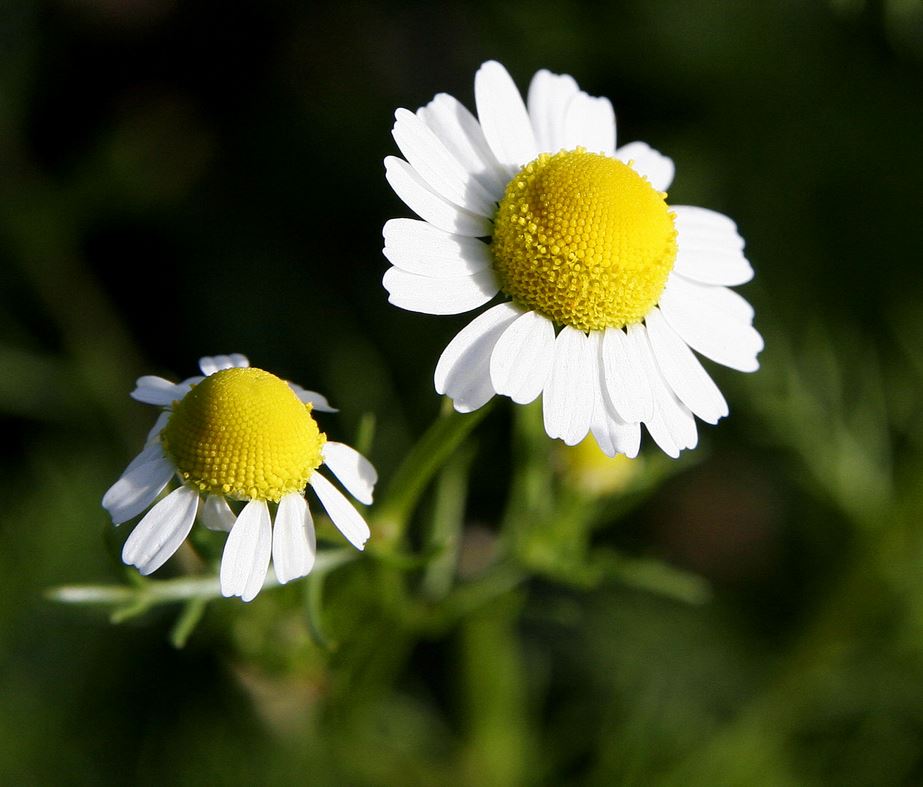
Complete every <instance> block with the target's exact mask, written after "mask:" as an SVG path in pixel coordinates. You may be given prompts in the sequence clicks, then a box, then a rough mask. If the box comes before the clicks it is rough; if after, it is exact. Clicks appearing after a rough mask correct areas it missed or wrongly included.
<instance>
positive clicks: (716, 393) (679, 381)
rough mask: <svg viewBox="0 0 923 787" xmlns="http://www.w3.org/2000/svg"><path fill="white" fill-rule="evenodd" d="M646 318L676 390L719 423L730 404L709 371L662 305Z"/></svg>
mask: <svg viewBox="0 0 923 787" xmlns="http://www.w3.org/2000/svg"><path fill="white" fill-rule="evenodd" d="M644 321H645V324H646V325H647V336H648V339H650V342H651V349H652V350H653V351H654V358H655V360H656V361H657V366H658V368H659V369H660V371H661V372H662V373H663V377H664V379H665V380H666V381H667V383H668V384H669V386H670V388H672V389H673V393H675V394H676V396H677V397H678V398H679V400H680V401H681V402H682V403H683V404H685V405H686V407H688V408H689V409H690V410H692V412H693V413H695V414H696V415H697V416H699V418H701V419H702V420H703V421H707V422H708V423H710V424H716V423H718V419H719V418H723V417H724V416H726V415H727V414H728V406H727V402H726V401H725V399H724V396H722V395H721V391H720V390H718V386H717V385H715V383H714V381H713V380H712V379H711V377H709V376H708V372H706V371H705V369H703V368H702V364H700V363H699V361H698V359H697V358H696V357H695V356H694V355H693V354H692V350H690V349H689V347H688V346H687V345H686V343H685V342H684V341H683V340H682V339H680V338H679V336H677V335H676V332H675V331H674V330H673V329H672V328H671V327H670V326H669V325H668V324H667V321H666V320H665V319H664V317H663V315H662V314H661V313H660V309H657V308H656V307H655V308H653V309H651V311H650V313H649V314H648V315H647V317H646V318H645V320H644Z"/></svg>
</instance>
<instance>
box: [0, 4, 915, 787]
mask: <svg viewBox="0 0 923 787" xmlns="http://www.w3.org/2000/svg"><path fill="white" fill-rule="evenodd" d="M490 58H494V59H497V60H500V61H501V62H502V63H504V65H506V66H507V68H508V69H509V70H510V72H511V74H512V75H513V77H514V79H515V80H516V81H517V84H518V85H519V86H520V89H521V90H523V91H525V89H526V88H527V86H528V81H529V79H530V78H531V76H532V74H533V73H534V72H535V71H536V70H537V69H539V68H549V69H551V70H552V71H557V72H566V73H570V74H572V75H573V76H574V77H575V78H576V79H577V81H578V82H579V84H580V85H581V87H582V88H583V89H585V90H586V91H587V92H589V93H590V94H592V95H602V96H608V97H609V98H611V99H612V101H613V103H614V105H615V109H616V116H617V119H618V134H619V141H620V142H621V143H624V142H628V141H631V140H634V139H643V140H645V141H647V142H648V143H649V144H651V145H652V146H653V147H655V148H657V149H659V150H661V151H662V152H664V153H665V154H667V155H669V156H671V157H672V158H673V160H674V161H675V163H676V169H677V176H676V180H675V183H674V185H673V187H672V189H671V192H670V199H671V201H672V202H674V203H681V204H694V205H702V206H705V207H709V208H713V209H716V210H719V211H722V212H725V213H727V214H729V215H730V216H731V217H733V218H734V219H735V220H736V222H737V224H738V227H739V229H740V232H741V234H742V235H743V236H744V238H745V239H746V240H747V252H748V256H749V258H750V260H751V261H752V263H753V265H754V267H755V269H756V271H757V277H756V279H755V281H754V282H753V283H752V284H749V285H746V286H745V287H744V288H743V290H742V292H743V294H744V295H745V297H747V298H748V299H749V300H751V302H752V303H754V305H755V307H756V311H757V319H756V326H757V328H759V329H760V331H761V332H762V333H763V335H764V336H765V338H766V342H767V348H766V350H765V351H764V353H763V354H762V356H761V361H762V363H763V368H762V370H761V371H760V372H759V373H757V374H755V375H740V374H736V373H733V372H729V371H727V370H724V369H721V368H715V367H713V366H709V371H710V372H713V374H714V377H715V379H716V380H717V382H718V383H719V385H720V386H721V388H722V389H723V390H724V391H726V393H727V398H728V401H729V402H730V406H731V411H732V413H731V417H730V418H729V419H727V420H726V421H725V422H722V423H721V425H720V427H719V428H717V429H715V428H712V427H709V426H706V425H700V435H701V437H700V443H701V447H700V448H699V449H697V450H696V451H694V452H693V453H692V454H689V455H688V456H684V457H683V458H682V459H681V460H679V461H678V462H676V463H673V464H670V466H669V470H664V469H663V467H664V463H661V462H659V460H658V459H657V457H655V456H654V454H656V450H657V449H656V448H655V447H654V446H653V444H652V443H651V441H650V440H648V439H647V438H645V442H644V446H643V448H642V459H641V460H640V461H639V462H638V463H637V464H636V465H635V466H634V469H633V470H632V471H631V472H632V473H636V474H641V475H643V474H644V473H645V472H651V473H653V472H654V470H656V473H657V474H656V483H652V484H651V488H650V489H648V490H647V491H646V492H645V493H644V494H640V493H639V494H638V495H637V499H633V501H632V504H631V509H630V511H624V510H622V509H620V508H619V506H618V505H617V504H612V506H611V511H610V509H609V508H606V507H605V506H603V508H602V509H601V510H602V511H603V514H602V516H603V520H604V522H603V524H604V526H603V527H600V528H599V529H598V530H596V531H595V532H594V534H593V542H594V545H600V546H603V547H607V548H610V549H612V550H618V552H619V553H620V554H624V555H628V556H631V557H639V558H648V557H650V558H652V559H653V558H657V559H662V560H664V561H666V562H667V563H668V564H669V565H672V566H675V567H676V568H679V569H683V570H686V571H689V572H691V573H693V574H696V575H699V576H701V577H702V578H703V579H704V580H705V583H707V587H708V589H709V592H708V593H707V594H705V595H701V597H700V596H696V598H694V599H686V600H683V599H678V598H676V597H673V596H668V595H664V594H660V593H657V592H653V591H652V590H651V589H650V588H646V587H639V586H637V585H633V584H632V583H631V582H628V581H624V579H619V578H618V577H613V578H610V579H605V580H598V579H597V580H596V581H592V582H590V581H588V580H586V578H585V577H580V578H577V577H573V576H571V577H568V576H567V575H566V573H567V572H564V571H558V572H557V573H555V572H554V571H549V572H547V575H545V576H541V575H537V576H536V577H535V578H533V579H532V580H531V581H529V582H527V583H523V584H521V585H518V586H517V587H516V588H515V589H513V590H510V592H509V593H505V594H500V595H499V596H498V597H497V598H495V599H494V600H493V601H492V602H491V603H489V604H482V605H477V604H475V605H473V606H472V608H471V609H470V610H467V611H466V613H465V614H464V615H462V616H461V617H456V618H452V619H451V620H446V621H445V622H444V623H442V624H440V625H434V626H432V627H431V629H430V630H426V631H425V632H421V631H416V632H414V634H413V635H409V634H408V635H405V636H397V635H394V636H393V632H392V631H390V630H389V628H388V625H387V621H383V620H382V619H379V618H378V617H377V616H376V614H375V606H374V605H373V604H371V603H370V602H369V599H368V594H367V590H366V586H365V585H364V579H365V575H364V574H363V573H362V571H361V570H356V571H351V572H344V573H343V574H342V580H340V576H341V575H337V576H336V577H334V578H333V579H332V580H331V582H330V587H329V588H328V592H329V598H328V599H326V604H327V606H326V609H327V612H328V614H327V615H326V617H327V621H326V624H325V625H326V626H327V627H328V628H329V630H330V633H331V634H332V638H333V639H334V640H335V641H337V642H338V643H340V647H339V648H337V649H335V650H334V651H333V652H332V653H327V652H325V651H324V650H323V649H322V648H320V647H319V646H318V645H316V644H315V643H313V642H312V640H311V638H310V632H309V630H308V627H307V626H306V624H305V622H304V620H303V619H302V618H301V617H299V615H298V614H295V613H292V610H291V607H292V605H289V606H288V607H285V606H284V604H283V603H282V602H284V601H285V600H291V599H292V598H297V597H298V594H299V592H300V590H299V588H297V587H290V588H286V589H284V590H281V591H273V592H271V593H266V594H264V595H263V596H260V597H259V598H258V599H257V600H256V601H255V602H254V603H253V604H252V605H250V606H249V607H246V608H244V607H242V605H240V604H239V603H236V602H234V603H231V602H225V603H216V604H213V605H211V606H210V607H209V609H208V611H207V613H206V615H205V618H204V620H203V622H202V624H201V626H200V627H199V629H197V630H196V631H195V633H194V634H193V635H192V637H191V639H190V640H189V642H188V644H187V645H186V647H185V648H184V649H182V650H177V649H175V648H173V647H172V646H171V645H170V643H169V638H168V632H169V630H170V626H171V624H172V619H173V617H174V616H175V610H170V609H163V610H158V611H156V612H154V613H151V614H149V615H147V616H145V617H143V618H140V619H134V620H132V621H130V622H127V623H125V624H123V625H121V626H113V625H111V624H110V623H109V622H108V620H107V619H106V616H105V614H104V613H103V612H100V611H99V610H87V609H73V608H65V607H61V606H55V605H53V604H52V603H51V602H49V601H48V600H46V599H45V598H44V596H43V594H44V592H45V590H46V589H47V588H48V587H50V586H53V585H58V584H62V583H74V582H98V581H111V582H116V581H121V580H122V579H123V578H124V576H125V572H124V569H123V568H122V567H121V565H120V562H119V560H118V557H117V555H118V545H119V543H120V540H121V539H123V538H124V535H125V534H124V533H118V534H117V533H115V532H114V531H113V528H111V526H110V525H109V523H108V521H107V518H106V516H105V512H104V511H103V510H102V509H101V508H100V506H99V500H100V498H101V496H102V494H103V492H104V491H105V489H106V488H107V487H108V486H109V484H111V483H112V481H114V480H115V478H117V477H118V474H119V473H120V472H121V470H122V468H123V467H124V465H125V463H126V462H127V461H128V460H129V459H130V458H131V457H132V456H133V455H134V452H135V451H137V449H138V448H139V447H140V445H141V443H142V441H143V439H144V435H145V433H146V431H147V429H148V428H149V427H150V425H151V423H152V420H153V418H152V414H151V412H152V411H151V410H150V409H149V408H145V407H143V406H141V405H138V404H137V403H134V402H132V401H131V400H130V399H129V398H128V392H129V391H130V390H131V387H132V384H133V381H134V379H135V377H137V376H138V375H139V374H142V373H156V374H162V375H164V376H167V377H171V378H173V379H178V378H183V377H186V376H189V375H191V374H193V373H194V372H195V371H196V369H195V364H196V360H197V359H198V357H199V356H201V355H205V354H215V353H227V352H243V353H246V354H247V355H248V356H249V357H250V359H251V361H252V362H253V363H254V364H255V365H257V366H260V367H262V368H265V369H268V370H272V371H274V372H276V373H278V374H280V375H282V376H284V377H286V378H288V379H292V380H295V381H297V382H299V383H300V384H302V385H304V386H306V387H309V388H313V389H316V390H319V391H322V392H324V393H325V394H327V396H328V397H329V398H330V400H331V402H333V403H334V404H335V405H337V406H339V407H340V413H339V414H338V415H337V416H336V417H335V418H332V419H330V420H328V421H327V422H326V424H325V425H324V426H325V428H326V429H328V431H329V432H331V433H332V434H335V435H336V437H337V438H338V439H343V440H346V441H349V440H351V439H352V438H353V437H354V436H355V434H356V432H357V430H358V428H359V424H360V419H361V417H362V415H363V414H364V413H367V412H373V413H375V415H376V418H377V424H376V431H375V439H374V444H373V447H372V449H371V458H372V459H373V460H374V461H375V463H376V464H377V465H378V466H379V467H380V468H381V470H382V475H383V481H385V482H387V475H388V473H389V471H393V469H394V467H395V465H396V463H397V462H398V461H399V459H400V457H401V456H402V455H403V453H404V452H405V451H406V450H407V448H408V447H409V446H410V445H411V444H412V442H413V440H414V438H415V437H416V436H418V435H419V434H420V432H421V431H422V430H423V429H424V428H425V427H426V425H427V424H428V423H429V422H430V421H431V420H432V419H433V418H434V417H435V415H436V414H437V412H438V409H439V406H440V402H439V399H438V397H437V396H436V395H435V393H434V392H433V390H432V371H433V368H434V366H435V363H436V359H437V358H438V355H439V353H440V352H441V350H442V348H443V347H444V345H445V344H446V343H447V342H448V341H449V339H450V338H451V337H452V336H453V335H454V334H455V332H457V331H458V329H459V328H460V327H461V326H462V325H464V324H465V323H466V322H467V321H468V320H469V319H470V316H466V315H461V316H458V317H452V318H434V317H428V316H425V315H418V314H412V313H409V312H403V311H400V310H398V309H394V308H393V307H390V306H389V305H388V304H387V297H386V293H385V292H384V290H383V289H382V288H381V285H380V279H381V275H382V273H383V272H384V270H385V268H386V267H387V266H386V262H385V260H384V259H383V257H382V255H381V253H380V248H381V226H382V224H383V223H384V221H386V220H387V219H388V218H391V217H394V216H406V215H409V211H408V210H407V209H406V208H405V207H404V206H403V205H401V204H400V202H399V200H398V199H397V198H396V197H395V196H394V195H393V194H392V193H391V191H390V189H389V188H388V186H387V184H386V183H385V180H384V168H383V165H382V159H383V157H384V156H385V155H388V154H394V153H397V150H396V146H395V145H394V143H393V141H392V140H391V138H390V128H391V125H392V122H393V111H394V109H395V108H397V107H399V106H404V107H408V108H411V109H415V108H416V107H418V106H420V105H421V104H424V103H426V102H427V101H429V100H430V98H431V97H432V96H433V95H434V94H435V93H436V92H448V93H451V94H453V95H455V96H457V97H458V98H459V99H461V100H462V101H463V102H464V103H466V104H467V105H468V106H469V107H471V108H473V77H474V72H475V70H476V69H477V67H478V65H479V64H480V63H481V62H482V61H484V60H486V59H490ZM921 64H923V7H921V4H920V3H918V2H914V1H913V0H889V1H888V2H884V0H877V2H876V1H873V0H830V1H829V2H820V0H818V1H817V2H795V1H794V0H791V1H789V2H785V1H784V0H775V1H774V2H767V3H756V2H752V3H751V2H733V1H732V0H724V1H718V0H711V1H709V0H665V1H664V2H656V3H651V2H642V0H634V1H628V2H613V3H608V4H606V5H605V6H602V5H600V6H597V5H596V4H588V3H587V4H584V3H576V2H566V0H562V1H561V2H555V3H535V2H520V1H519V0H504V2H487V3H481V4H477V5H476V6H468V5H465V4H461V3H442V4H433V3H423V2H419V3H407V4H403V3H402V4H375V3H369V2H350V1H349V0H347V2H342V3H338V4H336V5H335V6H334V5H330V6H327V5H322V6H319V7H318V6H315V5H313V4H307V3H297V2H294V1H291V0H290V1H288V2H283V1H282V0H276V1H274V2H265V3H234V4H231V3H218V2H169V1H168V0H131V1H130V2H119V1H118V0H95V1H94V0H71V1H70V2H66V1H65V0H61V2H38V3H32V2H19V3H17V2H11V1H10V0H7V2H4V3H2V4H0V205H2V210H0V419H2V420H0V423H2V427H3V435H4V451H3V458H2V462H3V468H2V473H0V492H2V496H3V501H4V504H3V506H2V513H0V697H2V698H3V699H2V700H0V777H2V780H3V781H4V783H7V784H55V783H68V784H106V783H116V782H128V783H141V784H146V783H167V784H186V783H188V784H201V783H203V781H209V782H213V783H221V784H252V783H257V782H258V783H265V784H292V783H310V784H436V783H438V784H500V785H503V784H542V783H547V784H564V783H573V784H619V783H625V784H679V783H683V784H687V785H688V784H701V785H719V784H728V785H730V784H734V785H739V784H759V785H776V784H778V785H789V784H790V785H814V784H817V785H826V784H841V785H852V784H855V785H866V784H875V785H892V784H893V785H899V784H913V783H919V782H921V781H923V539H921V535H923V534H921V532H920V521H921V515H923V492H921V485H920V477H921V470H923V462H921V460H923V428H921V425H920V424H921V420H920V418H919V404H918V402H919V393H920V387H921V386H920V382H921V376H923V341H921V340H923V316H921V308H923V292H921V288H920V286H919V261H920V252H919V247H918V243H917V239H916V237H915V235H916V230H917V228H918V227H919V212H920V199H919V184H920V182H921V176H923V160H921V155H920V152H919V145H920V138H921V131H923V122H921V121H923V107H921V103H920V101H919V90H920V87H921V79H920V77H921ZM510 413H511V408H510V406H509V403H508V402H506V401H504V402H502V403H500V406H499V407H498V408H497V409H496V410H495V411H494V412H492V413H491V414H490V415H489V416H488V418H487V420H485V422H484V423H483V424H482V425H481V426H480V428H479V429H478V431H477V432H476V444H475V447H474V448H473V449H472V450H474V451H475V453H474V454H472V465H471V479H472V487H471V495H470V499H469V501H468V509H467V511H466V520H467V521H468V523H469V525H470V532H471V534H472V535H471V537H470V538H469V540H468V542H467V543H468V546H467V550H468V552H467V553H465V554H463V556H462V557H463V559H465V558H466V556H467V558H468V559H470V560H472V561H474V562H477V561H478V560H479V559H481V558H480V557H479V553H478V550H479V546H478V544H479V543H481V542H479V541H478V539H479V538H483V539H487V541H489V539H490V534H491V532H492V529H493V528H494V526H495V523H496V521H497V520H498V518H499V514H500V509H501V508H502V505H503V500H504V496H505V488H504V484H505V479H506V478H507V475H506V474H507V473H508V471H509V467H510V464H511V462H512V461H513V460H512V459H511V457H510V454H509V448H508V440H507V436H508V434H509V431H510ZM545 450H548V451H549V452H550V453H551V455H552V459H553V460H554V461H555V462H558V463H560V464H561V465H562V466H567V463H568V461H569V460H568V458H567V453H566V452H560V451H559V450H558V449H557V448H556V447H555V446H553V445H550V446H549V447H547V448H546V449H545ZM652 477H653V476H652ZM606 512H609V513H608V514H607V513H606ZM607 516H608V517H609V518H610V519H611V524H610V525H608V526H606V525H605V519H606V517H607ZM479 534H480V535H479ZM373 539H374V534H373ZM166 573H169V572H166ZM540 573H541V572H537V574H540ZM562 575H563V576H562ZM333 580H337V582H334V581H333ZM296 584H297V583H296ZM655 584H656V583H655ZM702 586H703V587H704V586H705V584H703V585H702ZM294 606H295V607H296V608H297V604H295V605H294ZM280 610H283V611H284V614H283V612H280Z"/></svg>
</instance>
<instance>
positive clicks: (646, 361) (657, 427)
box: [628, 325, 698, 459]
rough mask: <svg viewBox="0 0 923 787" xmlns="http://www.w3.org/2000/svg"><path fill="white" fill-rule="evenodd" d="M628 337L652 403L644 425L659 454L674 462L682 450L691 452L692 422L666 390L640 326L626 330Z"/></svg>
mask: <svg viewBox="0 0 923 787" xmlns="http://www.w3.org/2000/svg"><path fill="white" fill-rule="evenodd" d="M628 337H629V339H630V340H631V341H632V342H633V343H634V344H635V345H636V346H637V347H638V349H639V352H640V355H641V361H642V364H643V366H644V373H645V374H646V375H647V379H648V383H649V384H650V386H651V394H652V395H653V399H654V413H653V415H652V417H651V418H649V419H647V420H646V421H644V425H645V426H646V427H647V430H648V432H650V433H651V437H653V438H654V442H656V443H657V445H659V446H660V448H661V449H662V450H663V452H664V453H666V454H667V455H668V456H671V457H673V458H674V459H675V458H676V457H678V456H679V454H680V451H682V450H683V449H684V448H694V447H695V445H696V443H697V442H698V433H697V432H696V428H695V418H694V417H693V415H692V413H691V412H690V411H689V409H688V408H687V407H686V406H685V405H684V404H683V403H682V402H680V401H679V400H678V399H677V398H676V397H675V396H674V395H673V392H672V391H670V389H669V388H668V387H667V384H666V382H665V381H664V379H663V377H662V376H661V374H660V370H659V369H658V368H657V364H656V362H655V361H654V355H653V352H652V351H651V347H650V344H649V342H648V339H647V330H646V329H645V328H644V326H643V325H632V326H630V327H629V328H628Z"/></svg>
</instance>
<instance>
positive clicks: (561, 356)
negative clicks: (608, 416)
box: [542, 325, 595, 445]
mask: <svg viewBox="0 0 923 787" xmlns="http://www.w3.org/2000/svg"><path fill="white" fill-rule="evenodd" d="M591 353H592V348H591V346H590V343H589V340H588V339H587V336H586V334H585V333H583V331H579V330H577V329H576V328H572V327H571V326H569V325H566V326H565V327H564V328H562V329H561V332H560V333H559V334H558V337H557V339H555V344H554V364H553V365H552V368H551V374H550V376H549V378H548V383H547V384H546V386H545V390H544V393H543V396H542V414H543V417H544V421H545V432H546V433H547V434H548V436H549V437H560V438H561V439H562V440H563V441H564V442H565V443H566V444H567V445H576V444H577V443H579V442H580V441H581V440H583V438H584V437H586V436H587V432H589V430H590V418H591V417H592V415H593V386H594V385H595V381H594V380H593V372H594V369H595V365H594V364H593V360H592V358H591Z"/></svg>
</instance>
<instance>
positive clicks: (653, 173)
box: [615, 142, 676, 191]
mask: <svg viewBox="0 0 923 787" xmlns="http://www.w3.org/2000/svg"><path fill="white" fill-rule="evenodd" d="M615 157H616V158H617V159H618V160H619V161H623V162H625V163H626V164H628V163H631V166H632V167H633V168H634V170H635V172H637V173H638V174H640V175H644V177H646V178H647V180H648V182H649V183H650V184H651V186H653V187H654V188H655V189H657V191H666V190H667V189H668V188H670V184H671V183H672V182H673V175H674V173H675V172H676V167H675V166H674V165H673V159H671V158H668V157H667V156H664V155H663V153H660V152H659V151H656V150H654V149H653V148H652V147H651V146H650V145H648V144H647V143H646V142H629V143H628V144H627V145H623V146H622V147H620V148H619V149H618V150H616V151H615Z"/></svg>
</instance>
